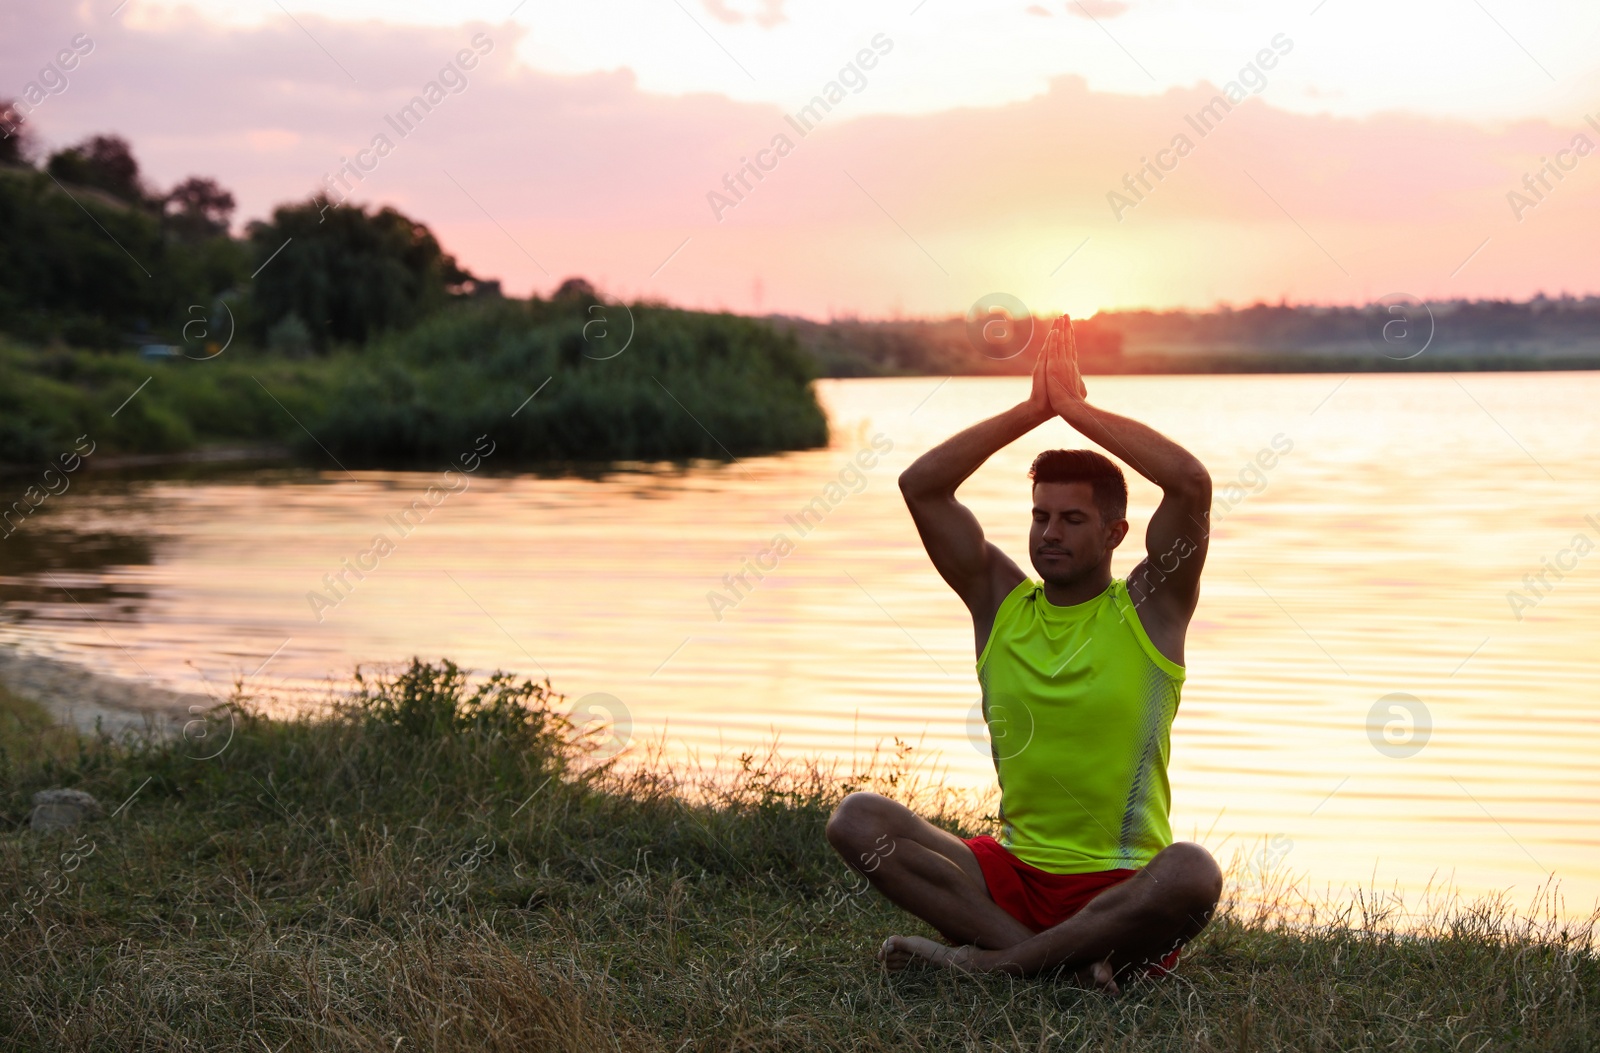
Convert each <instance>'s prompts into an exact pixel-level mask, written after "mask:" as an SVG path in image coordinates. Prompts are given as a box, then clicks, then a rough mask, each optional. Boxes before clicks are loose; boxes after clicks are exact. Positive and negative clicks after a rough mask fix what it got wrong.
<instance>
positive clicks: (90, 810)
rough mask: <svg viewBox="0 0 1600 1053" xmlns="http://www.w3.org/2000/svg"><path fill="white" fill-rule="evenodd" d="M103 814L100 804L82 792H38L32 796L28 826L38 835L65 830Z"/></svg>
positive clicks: (103, 810)
mask: <svg viewBox="0 0 1600 1053" xmlns="http://www.w3.org/2000/svg"><path fill="white" fill-rule="evenodd" d="M103 814H105V809H103V808H101V807H100V802H99V801H97V800H95V799H94V797H93V796H91V795H90V794H87V793H84V792H83V791H82V790H40V791H39V792H38V793H36V794H34V795H33V815H32V816H31V817H29V819H28V824H29V825H30V826H32V827H33V828H34V829H35V830H37V831H39V832H40V833H44V832H46V831H50V830H65V829H67V828H68V827H72V826H77V825H78V824H79V823H80V822H82V821H84V820H85V819H98V818H100V817H101V816H102V815H103Z"/></svg>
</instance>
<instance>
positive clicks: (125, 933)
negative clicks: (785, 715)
mask: <svg viewBox="0 0 1600 1053" xmlns="http://www.w3.org/2000/svg"><path fill="white" fill-rule="evenodd" d="M564 709H565V700H564V699H563V698H562V697H561V696H559V695H558V694H556V693H555V692H553V691H552V690H551V688H550V686H549V685H548V683H545V684H539V683H532V682H527V681H523V682H516V681H514V680H512V679H511V678H509V677H503V676H501V677H496V678H493V679H491V680H488V681H483V682H476V683H473V682H469V681H468V680H467V679H466V678H465V677H464V676H462V674H461V673H460V671H459V670H457V669H456V668H455V667H454V666H452V665H450V664H449V663H443V664H440V665H426V664H413V666H412V667H411V668H410V669H408V670H405V671H404V672H402V673H401V674H400V675H398V676H395V677H392V678H383V677H379V678H370V677H369V678H367V679H364V680H363V681H362V682H361V683H360V685H359V687H358V690H357V691H356V692H355V693H354V694H353V695H352V696H350V697H347V698H343V699H340V700H337V702H336V703H334V704H332V705H331V706H330V707H329V708H328V709H326V710H325V711H322V712H319V713H317V714H315V715H308V716H306V717H303V718H301V719H296V720H289V721H280V720H271V719H268V718H266V717H264V716H262V715H261V714H260V712H259V711H257V710H256V709H255V708H253V706H252V704H251V703H249V702H248V701H247V700H245V699H242V698H237V699H235V700H234V702H233V703H232V704H230V706H228V707H225V708H222V709H219V710H217V711H216V712H214V713H212V714H211V715H210V716H209V718H208V719H207V722H206V723H205V724H204V725H203V726H201V725H191V726H190V727H189V728H188V729H187V730H188V734H187V735H183V736H178V737H175V738H172V739H169V740H167V741H153V740H151V739H149V738H140V737H130V738H126V739H124V740H122V741H111V740H108V739H105V738H102V739H100V740H98V741H95V742H92V743H88V744H86V745H85V746H84V747H83V748H81V749H77V750H71V751H60V750H56V751H50V750H28V749H20V750H18V749H12V748H9V747H8V749H7V750H6V752H5V753H4V754H3V764H4V766H5V767H4V770H3V772H0V787H3V790H0V811H3V814H4V815H5V816H6V817H7V818H8V819H9V820H10V821H11V822H12V823H17V822H18V821H19V818H20V817H21V816H22V815H24V814H25V812H26V802H27V799H28V797H29V796H30V795H31V793H32V792H33V791H35V790H37V789H41V788H44V787H48V786H63V785H65V786H77V787H81V788H83V789H87V790H89V791H90V792H92V793H94V794H95V795H96V796H97V797H99V798H100V799H101V801H102V802H105V803H107V811H108V812H109V811H111V810H112V809H114V808H115V807H116V806H117V804H118V803H120V802H123V801H125V800H127V799H128V798H130V797H132V801H131V803H129V804H127V805H126V807H124V808H123V809H122V811H121V812H120V813H119V814H117V815H116V816H115V817H114V818H110V819H106V820H102V821H99V822H95V823H90V824H88V825H86V826H84V827H81V828H79V829H78V830H74V831H66V832H60V833H56V834H50V835H44V836H41V835H36V834H34V833H32V832H31V831H29V830H26V829H11V830H8V831H7V832H5V833H3V834H0V888H3V889H6V890H8V892H10V893H11V896H10V898H12V899H16V900H22V901H31V900H35V899H36V900H38V903H37V905H36V906H24V907H20V908H19V907H17V906H15V905H13V906H12V907H11V909H10V911H9V912H8V913H7V914H5V915H3V916H0V961H3V962H4V963H5V967H4V968H3V969H0V1048H4V1049H28V1050H33V1049H85V1050H88V1049H104V1050H119V1051H122V1050H146V1049H149V1050H155V1049H161V1050H172V1049H194V1050H261V1049H268V1050H272V1051H277V1050H279V1049H280V1048H288V1049H316V1050H373V1051H378V1050H382V1051H387V1053H394V1051H396V1050H406V1049H418V1048H421V1049H431V1050H451V1051H453V1050H513V1049H515V1050H574V1051H576V1050H584V1051H588V1050H663V1051H666V1050H671V1051H680V1050H714V1049H717V1050H720V1049H752V1050H753V1049H761V1050H770V1049H806V1050H809V1049H865V1050H890V1049H893V1050H906V1049H945V1048H949V1049H974V1050H977V1049H984V1050H988V1049H1028V1050H1034V1049H1041V1048H1045V1049H1071V1050H1077V1049H1130V1050H1132V1049H1140V1050H1144V1049H1182V1050H1222V1049H1227V1050H1247V1049H1249V1050H1253V1049H1283V1050H1297V1051H1298V1050H1326V1049H1373V1050H1376V1049H1383V1050H1425V1049H1426V1050H1467V1051H1472V1053H1478V1051H1488V1050H1510V1049H1538V1050H1584V1049H1593V1048H1595V1044H1596V1042H1597V1040H1600V1016H1597V1013H1596V1008H1595V1006H1594V1004H1593V1002H1592V999H1593V998H1594V995H1595V991H1596V984H1597V982H1600V963H1597V960H1596V956H1595V953H1594V948H1593V943H1592V936H1593V929H1592V924H1591V925H1588V926H1576V927H1569V928H1563V927H1562V926H1561V925H1560V924H1558V923H1554V922H1535V921H1531V920H1528V919H1520V918H1518V917H1516V916H1515V915H1513V914H1512V913H1510V912H1509V911H1507V910H1505V909H1504V908H1503V907H1500V906H1497V905H1494V904H1487V905H1481V906H1480V907H1478V908H1474V909H1464V910H1460V911H1457V912H1455V913H1453V914H1451V915H1448V916H1444V915H1441V916H1439V917H1436V918H1435V919H1434V920H1433V922H1432V923H1431V924H1430V925H1428V926H1427V927H1426V929H1425V931H1424V932H1423V933H1422V934H1421V935H1413V936H1405V935H1402V934H1400V933H1399V932H1397V931H1396V930H1395V928H1394V927H1393V926H1392V924H1391V921H1392V919H1389V918H1386V917H1385V916H1384V915H1383V914H1382V912H1381V911H1378V912H1375V911H1372V910H1370V909H1368V910H1366V911H1363V910H1362V909H1361V907H1360V904H1359V903H1353V904H1347V905H1345V906H1342V907H1340V906H1338V905H1334V906H1332V907H1324V908H1322V909H1318V910H1315V911H1311V910H1309V908H1307V907H1306V906H1305V905H1304V904H1303V903H1302V902H1301V901H1300V900H1299V899H1297V898H1296V897H1295V895H1294V894H1292V893H1291V892H1290V891H1289V890H1280V891H1281V892H1282V895H1280V896H1279V897H1278V902H1277V905H1275V906H1269V907H1268V908H1266V909H1264V910H1261V911H1246V910H1243V909H1238V908H1234V907H1229V908H1228V909H1226V910H1224V911H1223V913H1222V914H1221V915H1220V916H1219V918H1218V919H1217V920H1216V921H1215V922H1214V923H1213V925H1212V926H1211V927H1210V928H1209V929H1208V930H1207V931H1206V932H1205V933H1204V934H1203V935H1202V936H1201V937H1200V939H1199V940H1198V941H1197V942H1196V944H1194V945H1193V946H1192V947H1191V949H1190V950H1189V951H1188V952H1187V953H1186V955H1185V959H1184V963H1183V965H1182V967H1181V968H1180V971H1179V973H1178V974H1177V975H1176V976H1175V977H1171V978H1168V979H1167V980H1164V981H1161V982H1159V983H1153V984H1138V985H1133V986H1132V987H1130V989H1129V990H1128V991H1127V993H1125V994H1124V995H1123V996H1122V997H1120V998H1115V999H1112V998H1107V997H1104V996H1102V995H1099V994H1094V993H1091V992H1086V991H1081V990H1078V989H1076V988H1073V987H1071V986H1069V985H1068V984H1067V983H1065V982H1063V981H1061V980H1059V979H1050V978H1043V979H1030V980H1018V979H1010V978H975V977H966V976H958V975H950V974H933V973H919V974H911V975H900V976H895V977H886V976H884V975H882V974H880V973H879V972H878V971H877V970H876V969H875V967H874V965H873V963H872V957H871V956H872V951H873V949H874V948H875V947H876V945H877V944H878V943H879V942H880V941H881V940H882V939H883V937H884V936H886V935H888V934H890V933H892V932H896V931H907V930H911V931H920V930H921V927H920V926H918V925H915V924H913V923H909V922H908V921H907V920H906V919H905V918H903V917H901V916H899V915H898V914H897V913H896V912H895V911H894V910H893V909H892V908H890V907H889V906H887V905H886V904H885V903H884V902H882V901H881V900H880V899H879V898H877V897H876V895H875V894H874V893H872V892H870V891H867V892H862V891H861V885H860V883H859V882H852V881H851V879H850V877H849V876H848V875H847V873H846V871H845V869H844V867H843V865H842V864H841V863H840V862H838V861H837V859H836V858H834V856H833V854H832V853H831V851H830V850H829V849H828V848H827V846H826V845H825V843H824V841H823V838H822V826H823V823H824V821H825V818H826V816H827V814H828V812H829V810H830V809H831V807H832V805H833V803H834V802H835V801H836V800H837V799H838V798H839V797H840V796H841V795H842V794H843V793H845V792H847V791H848V790H849V789H852V788H876V789H878V790H880V791H882V792H887V793H891V794H895V795H897V796H899V797H901V798H902V799H906V800H908V802H910V803H914V804H915V805H916V806H917V807H919V808H921V809H922V810H924V812H925V813H927V814H931V815H933V816H934V817H935V818H936V819H937V820H938V821H940V822H943V823H945V824H946V825H949V826H952V827H956V828H961V829H965V830H967V831H973V830H975V829H976V828H977V826H978V825H979V824H980V823H981V819H980V818H979V817H977V816H975V815H973V814H972V813H970V812H969V811H966V810H964V806H963V805H962V804H961V803H960V801H959V800H958V799H957V798H955V797H953V796H951V795H947V794H942V793H941V792H940V791H939V789H938V787H937V786H933V785H930V784H928V783H926V782H920V781H918V780H917V779H916V778H915V777H914V776H915V773H914V771H913V769H911V768H910V767H909V766H908V765H909V764H910V761H909V760H908V758H907V757H906V755H905V753H904V752H903V751H899V750H895V751H890V752H888V753H887V754H885V755H883V756H882V757H880V759H879V761H878V762H877V763H876V764H874V765H872V766H870V767H869V768H867V769H865V770H860V771H854V772H851V773H841V772H838V771H830V770H825V769H822V768H819V767H817V766H815V765H803V764H787V765H785V764H780V763H778V762H776V761H775V760H773V759H771V758H767V759H762V758H757V757H747V758H745V759H744V763H743V767H742V770H741V771H740V772H738V773H737V774H736V775H735V776H733V777H731V778H724V779H722V780H720V781H710V780H706V779H701V778H698V777H697V776H696V775H695V774H694V773H692V772H684V771H678V772H674V771H672V770H671V769H670V768H669V767H667V766H665V765H664V764H661V763H660V762H659V758H657V759H655V760H654V761H652V759H651V758H648V757H647V758H643V759H642V760H640V761H639V762H638V763H629V764H628V765H627V766H626V767H624V766H622V765H620V764H616V763H612V764H604V763H597V762H596V761H595V758H594V756H593V755H592V754H591V753H590V752H588V751H587V750H586V744H592V742H593V739H592V737H589V738H586V737H585V736H583V735H581V734H579V731H578V729H575V728H573V727H571V726H569V725H568V724H567V722H566V721H565V720H564V719H563V718H562V717H561V715H560V714H561V713H562V712H563V711H564ZM4 734H6V735H7V736H8V738H7V741H8V742H11V743H13V744H14V743H15V742H16V740H17V737H18V736H22V737H24V738H26V736H28V735H30V734H32V735H43V734H46V731H45V730H44V729H43V728H42V726H41V725H40V724H39V722H38V720H37V714H34V717H33V718H32V720H31V723H28V722H23V723H19V725H18V726H17V727H15V728H12V729H11V730H9V731H6V732H5V733H4ZM69 865H70V866H71V867H72V869H71V870H70V872H69V871H68V869H67V868H68V867H69ZM47 888H49V889H54V890H55V891H53V892H52V893H50V894H48V895H41V894H40V893H39V892H38V891H36V890H40V889H47ZM1291 904H1295V906H1292V907H1291Z"/></svg>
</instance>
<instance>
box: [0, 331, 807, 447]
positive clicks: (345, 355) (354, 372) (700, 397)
mask: <svg viewBox="0 0 1600 1053" xmlns="http://www.w3.org/2000/svg"><path fill="white" fill-rule="evenodd" d="M613 313H614V314H616V315H617V316H618V317H617V318H616V319H615V320H614V322H613V323H612V326H611V328H609V329H607V328H606V327H604V326H598V327H597V326H595V325H594V324H593V320H592V319H591V318H589V317H588V316H587V315H586V312H585V310H584V309H583V307H582V305H578V304H564V303H552V302H544V301H531V302H528V301H510V300H507V301H488V302H483V303H474V304H466V305H462V306H459V307H457V308H454V309H452V310H449V311H445V312H441V313H440V314H437V315H434V316H432V317H430V318H429V319H427V320H426V321H424V322H422V323H421V324H420V325H418V326H417V327H415V328H413V329H411V330H409V331H407V332H405V333H403V334H400V335H395V336H391V337H388V338H385V339H381V340H378V341H376V342H374V343H373V344H371V345H369V346H367V347H364V348H359V349H345V350H342V351H338V352H335V353H333V354H330V355H327V356H323V357H315V358H290V357H284V356H283V355H278V354H269V353H266V352H262V351H259V350H253V349H251V348H248V347H242V346H241V347H230V348H229V349H228V350H227V351H225V352H223V353H222V354H220V355H218V356H216V357H214V358H210V359H205V360H203V361H202V360H191V359H188V358H182V357H179V358H173V359H169V360H163V361H157V362H150V361H145V360H142V359H140V358H138V357H137V356H135V355H134V354H133V353H132V352H93V351H83V350H70V349H40V348H33V347H26V346H22V345H18V344H15V343H9V344H8V343H4V342H3V341H0V464H11V465H39V466H40V467H41V469H42V466H43V465H44V463H45V462H47V461H52V460H55V459H56V458H58V457H59V456H60V455H61V454H62V453H65V452H68V451H71V450H73V449H74V444H75V440H76V439H77V437H78V436H80V435H87V436H89V437H90V439H91V440H92V441H94V442H95V443H96V446H95V452H96V453H97V454H100V453H105V454H107V455H113V456H114V455H118V454H152V453H159V454H171V453H180V452H184V451H193V450H198V449H203V448H206V447H214V446H231V445H241V444H257V445H267V446H278V447H283V446H286V447H288V448H290V449H291V450H293V451H294V452H295V453H296V455H298V456H299V458H300V459H302V460H304V461H305V462H306V463H308V464H313V465H318V466H320V467H325V468H332V467H334V466H335V461H337V462H338V463H339V464H342V465H344V466H345V467H348V468H359V467H374V466H395V467H406V466H426V467H430V468H431V467H441V468H442V467H443V466H444V465H446V464H448V463H453V462H455V461H456V460H457V458H458V457H459V456H460V455H461V454H462V453H465V452H469V451H472V450H473V449H474V445H475V439H476V437H477V436H480V435H485V434H487V435H489V436H491V438H492V439H493V440H494V442H495V451H494V454H493V456H492V457H491V458H490V459H489V461H488V463H489V464H490V466H491V468H492V469H495V468H503V467H512V466H538V465H545V464H550V463H556V462H573V461H577V462H599V461H609V460H619V459H626V460H677V459H688V458H701V457H704V458H713V459H726V458H728V457H736V456H743V455H745V454H751V453H760V452H770V451H776V450H786V449H799V448H805V447H809V446H817V445H821V444H823V443H825V442H826V441H827V421H826V418H825V417H824V415H823V412H822V410H821V407H820V406H819V405H818V404H817V402H816V398H815V396H814V394H813V392H812V390H811V386H810V381H811V374H810V372H809V367H808V364H807V360H806V359H805V357H804V355H803V354H802V353H801V352H800V351H799V349H798V347H797V346H796V345H795V343H794V340H793V337H791V336H786V335H782V334H779V333H777V332H776V331H774V330H773V329H772V328H770V327H769V326H766V325H764V324H763V323H760V322H756V321H751V320H748V319H742V318H737V317H734V316H732V315H709V314H700V313H696V312H689V311H676V310H671V309H668V308H652V307H636V308H634V310H633V315H634V320H635V323H636V328H635V330H634V331H633V333H632V336H633V339H632V341H631V343H628V344H627V345H626V347H625V348H624V340H623V338H622V332H623V331H625V327H626V326H627V319H626V316H624V315H622V309H621V308H616V309H613ZM586 325H588V327H589V328H588V329H585V326H586ZM147 381H148V383H147ZM535 391H537V392H538V394H537V395H536V396H534V397H533V398H532V399H531V400H530V398H529V396H531V395H533V394H534V392H535ZM135 392H137V394H135ZM519 406H520V407H521V408H520V409H519ZM513 414H514V415H513ZM78 449H79V450H80V452H81V450H82V449H83V447H81V446H80V447H78ZM90 463H91V464H92V463H93V459H92V457H91V459H90Z"/></svg>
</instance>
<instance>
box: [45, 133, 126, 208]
mask: <svg viewBox="0 0 1600 1053" xmlns="http://www.w3.org/2000/svg"><path fill="white" fill-rule="evenodd" d="M45 171H47V172H49V173H50V174H51V175H52V176H54V177H55V178H56V179H58V180H59V181H61V182H63V183H76V184H78V185H79V186H92V187H95V188H97V189H99V190H104V191H105V192H106V193H108V194H110V195H111V196H112V197H115V198H120V199H122V200H123V201H126V202H128V203H129V204H134V205H138V204H143V203H144V202H145V199H146V195H145V191H144V184H143V183H141V182H140V181H139V162H138V161H136V160H134V158H133V149H132V148H131V147H130V146H129V145H128V141H127V140H126V139H124V138H122V137H121V136H120V135H94V136H90V137H89V138H88V139H85V140H84V141H83V142H81V143H79V144H78V145H77V146H73V147H69V148H67V149H65V150H58V151H56V152H55V153H53V154H51V155H50V160H49V161H48V162H47V163H46V164H45Z"/></svg>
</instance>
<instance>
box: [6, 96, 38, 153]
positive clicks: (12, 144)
mask: <svg viewBox="0 0 1600 1053" xmlns="http://www.w3.org/2000/svg"><path fill="white" fill-rule="evenodd" d="M32 146H33V134H32V130H31V129H30V128H29V127H28V123H27V118H26V117H24V116H23V115H22V114H20V113H18V112H17V103H16V100H15V99H0V164H5V165H25V164H29V163H30V162H29V160H28V155H29V154H30V153H31V152H32V151H31V147H32Z"/></svg>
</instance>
